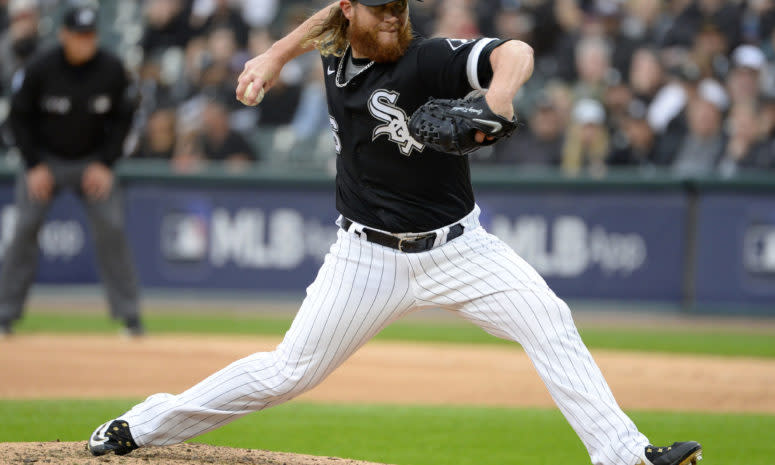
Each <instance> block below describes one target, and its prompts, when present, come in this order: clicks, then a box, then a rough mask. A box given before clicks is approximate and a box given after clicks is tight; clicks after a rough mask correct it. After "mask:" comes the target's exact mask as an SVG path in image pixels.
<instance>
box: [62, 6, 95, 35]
mask: <svg viewBox="0 0 775 465" xmlns="http://www.w3.org/2000/svg"><path fill="white" fill-rule="evenodd" d="M62 24H63V25H64V27H66V28H67V29H69V30H71V31H75V32H93V31H96V30H97V4H96V3H95V2H89V1H72V2H69V3H68V5H67V7H66V8H65V13H64V19H63V21H62Z"/></svg>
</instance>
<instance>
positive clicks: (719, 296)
mask: <svg viewBox="0 0 775 465" xmlns="http://www.w3.org/2000/svg"><path fill="white" fill-rule="evenodd" d="M695 269H696V285H695V289H696V297H695V298H696V302H697V304H698V305H708V306H714V305H725V304H730V303H732V304H734V303H747V304H757V305H765V306H767V305H769V306H770V309H772V308H775V200H774V199H773V198H772V197H767V196H762V195H759V196H757V195H753V194H749V195H745V194H731V193H708V194H704V195H702V196H701V197H700V204H699V210H698V219H697V261H696V265H695Z"/></svg>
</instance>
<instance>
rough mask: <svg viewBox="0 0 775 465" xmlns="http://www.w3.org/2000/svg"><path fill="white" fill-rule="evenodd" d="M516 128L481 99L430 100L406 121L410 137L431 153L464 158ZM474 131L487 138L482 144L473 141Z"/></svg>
mask: <svg viewBox="0 0 775 465" xmlns="http://www.w3.org/2000/svg"><path fill="white" fill-rule="evenodd" d="M516 128H517V119H516V116H515V117H514V119H512V120H507V119H506V118H504V117H502V116H500V115H497V114H495V113H493V111H492V110H490V107H489V106H488V105H487V101H485V99H484V95H478V96H474V97H467V98H462V99H455V100H451V99H434V98H431V99H430V100H428V101H427V102H426V103H425V104H424V105H422V106H421V107H420V108H418V109H417V110H416V111H415V112H414V114H412V117H411V118H409V132H410V133H411V134H412V137H414V138H415V140H417V142H420V143H422V144H425V145H426V146H427V147H430V148H432V149H433V150H438V151H440V152H444V153H452V154H457V155H467V154H469V153H471V152H473V151H474V150H476V149H478V148H479V147H481V146H482V145H490V144H494V143H495V142H497V141H498V140H499V139H501V138H503V137H508V136H510V135H511V133H512V132H514V129H516ZM476 131H482V132H483V133H484V134H485V135H486V136H488V137H492V139H489V140H488V138H487V137H485V140H484V142H477V141H476V139H474V136H475V135H476Z"/></svg>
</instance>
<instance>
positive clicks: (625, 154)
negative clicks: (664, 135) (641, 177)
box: [607, 100, 657, 168]
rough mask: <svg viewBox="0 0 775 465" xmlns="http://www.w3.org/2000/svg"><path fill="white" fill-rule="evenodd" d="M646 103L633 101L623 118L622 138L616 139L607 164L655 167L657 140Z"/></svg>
mask: <svg viewBox="0 0 775 465" xmlns="http://www.w3.org/2000/svg"><path fill="white" fill-rule="evenodd" d="M647 108H648V107H647V106H646V103H645V102H643V101H642V100H632V101H631V102H630V103H629V105H628V106H627V113H626V115H625V116H624V117H623V118H622V136H623V137H621V138H614V140H613V142H612V146H613V147H612V150H611V154H610V156H609V157H608V160H607V164H608V165H611V166H638V167H641V168H645V167H648V168H650V167H653V166H654V164H655V160H656V148H657V138H656V135H655V134H654V130H653V129H651V126H650V125H649V123H648V120H647V118H646V114H647Z"/></svg>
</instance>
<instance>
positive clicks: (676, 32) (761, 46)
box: [0, 0, 775, 164]
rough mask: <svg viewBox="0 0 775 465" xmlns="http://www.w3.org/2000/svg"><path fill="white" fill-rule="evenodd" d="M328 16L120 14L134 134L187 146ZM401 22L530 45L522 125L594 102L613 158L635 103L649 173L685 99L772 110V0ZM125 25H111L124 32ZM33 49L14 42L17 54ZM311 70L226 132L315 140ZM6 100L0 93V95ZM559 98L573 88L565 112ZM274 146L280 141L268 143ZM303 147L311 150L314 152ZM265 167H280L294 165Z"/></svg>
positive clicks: (317, 122) (150, 7) (238, 116)
mask: <svg viewBox="0 0 775 465" xmlns="http://www.w3.org/2000/svg"><path fill="white" fill-rule="evenodd" d="M38 1H39V2H40V3H39V9H40V11H41V16H40V17H41V18H44V20H43V21H41V22H40V23H39V24H40V25H41V29H40V30H41V32H42V34H43V36H45V31H44V29H45V27H44V26H45V24H46V20H45V18H46V17H47V16H52V15H51V13H52V12H53V11H54V10H55V8H56V7H55V6H52V5H56V4H57V2H56V1H55V0H38ZM4 2H8V4H9V11H12V10H14V9H16V8H20V7H18V6H16V5H30V4H32V3H34V0H0V5H3V4H4ZM104 2H105V3H110V2H113V3H115V2H117V0H104ZM329 3H330V1H329V0H314V1H303V0H283V1H279V0H144V1H143V2H138V5H139V6H138V7H137V8H130V9H126V11H129V10H133V11H138V12H139V14H138V18H137V20H139V23H138V24H137V25H138V27H139V28H140V30H141V31H142V34H141V35H140V37H138V38H137V39H135V40H137V43H136V44H137V45H138V46H139V47H140V48H141V49H142V50H143V53H142V55H137V56H135V54H134V53H135V52H134V50H133V48H132V44H131V43H129V44H125V43H122V45H121V46H122V50H121V52H122V55H123V56H125V57H126V58H127V59H128V61H127V62H128V63H130V66H134V68H133V71H136V72H137V73H138V74H139V75H140V76H141V91H142V96H143V99H142V105H141V108H140V110H139V111H138V113H137V117H136V128H138V132H140V130H141V129H142V126H143V125H144V124H145V122H146V120H147V119H148V117H149V116H150V115H151V113H152V112H153V111H154V110H155V109H157V108H160V107H161V108H163V107H168V106H170V105H178V116H179V119H180V120H181V122H182V123H181V125H180V127H181V128H182V133H181V139H182V143H183V144H184V145H185V141H186V140H187V139H188V138H187V136H186V133H187V132H186V131H187V128H188V127H189V126H191V124H194V125H195V123H196V121H195V120H196V119H197V118H199V116H200V115H197V114H196V112H201V108H202V101H201V99H200V97H201V93H202V91H203V89H205V88H209V87H222V88H223V89H226V88H230V87H233V83H234V75H235V73H236V72H238V71H239V70H240V69H241V68H242V66H243V65H244V62H245V61H246V60H247V58H248V57H251V56H256V55H258V54H260V53H261V52H262V51H263V50H262V49H265V47H267V46H268V45H267V44H271V43H272V42H273V41H274V37H275V36H279V35H283V34H285V33H287V32H288V31H289V30H292V29H293V28H294V27H295V26H296V25H297V24H299V22H300V21H301V20H302V19H304V18H305V17H306V15H307V14H308V13H309V12H310V11H312V10H314V9H315V8H318V7H322V6H323V5H326V4H329ZM44 5H45V6H44ZM0 11H2V12H4V10H0ZM122 11H124V10H123V9H122ZM411 14H412V21H413V27H414V29H415V31H417V32H418V33H420V34H423V35H426V36H431V35H435V34H443V35H448V36H455V37H458V38H461V39H463V38H471V37H476V36H479V35H485V36H492V37H495V36H497V37H512V38H517V39H521V40H525V41H526V42H528V43H530V44H531V45H532V47H533V50H534V53H535V71H534V73H533V77H532V78H531V79H530V81H529V82H528V83H527V84H526V86H525V88H524V89H523V92H521V93H520V94H518V95H517V98H516V99H515V102H514V103H515V106H516V109H517V111H518V113H519V114H524V115H531V118H532V114H533V109H534V107H535V106H536V99H537V96H539V95H544V94H548V95H552V96H553V97H552V100H553V105H554V107H555V108H556V109H557V114H558V115H559V117H560V118H561V120H562V122H563V123H562V124H567V125H568V126H569V127H570V126H571V123H572V122H571V121H568V120H569V118H570V116H571V114H572V106H573V105H574V104H575V103H576V102H577V101H578V100H580V99H583V98H592V99H594V100H597V101H599V102H601V103H603V105H604V109H605V112H606V115H607V118H606V120H607V121H606V124H607V130H608V138H609V140H610V142H611V144H612V146H613V147H614V149H617V148H622V147H624V146H626V140H627V136H626V133H627V130H626V128H625V126H626V125H628V124H629V119H628V116H627V111H628V105H629V103H630V100H631V99H632V97H635V98H637V99H638V100H641V101H643V102H644V103H645V104H646V105H647V120H648V122H649V124H650V126H651V128H652V130H653V131H654V135H655V140H656V149H655V155H654V157H655V158H654V161H655V162H656V163H658V164H670V163H672V161H673V160H674V159H675V157H676V154H677V151H678V150H679V149H680V145H681V144H682V143H683V142H684V138H685V136H686V134H687V133H688V132H689V128H688V121H687V118H688V116H687V104H688V102H690V101H692V100H694V94H695V93H696V87H697V84H698V83H699V82H700V80H701V79H704V78H711V79H714V80H717V81H718V82H719V83H720V84H722V85H723V86H724V87H725V88H726V90H727V93H728V95H729V99H730V105H731V106H732V107H734V106H736V105H737V104H738V103H740V102H742V101H746V102H749V103H753V104H754V106H755V107H756V108H760V109H761V110H760V111H761V112H762V115H764V114H765V113H766V110H767V109H768V108H769V107H770V106H771V105H768V104H765V102H766V101H767V99H768V98H770V96H775V47H774V45H775V30H774V29H775V2H774V1H772V0H748V1H744V2H743V1H737V0H736V1H732V0H671V1H669V2H664V1H661V0H627V1H623V0H475V1H474V0H425V1H423V2H417V3H416V4H415V5H414V8H413V9H412V13H411ZM0 16H1V15H0ZM0 21H2V18H1V17H0ZM125 21H126V18H122V24H123V23H124V22H125ZM0 27H2V26H1V24H0ZM0 35H5V36H6V37H7V36H9V35H10V30H8V29H7V28H5V29H0ZM43 36H42V37H43ZM131 36H132V35H131V34H128V35H124V37H131ZM1 42H2V41H0V55H2V53H3V50H5V51H6V52H7V51H8V50H10V48H9V47H8V46H7V42H6V44H5V45H4V44H2V43H1ZM30 43H31V41H29V40H28V41H27V42H26V43H21V42H20V43H19V44H18V45H19V50H22V49H23V48H24V46H29V45H30ZM124 45H126V47H124ZM7 56H8V55H7V53H6V55H4V56H0V73H3V74H4V75H5V77H4V79H8V74H7V73H10V72H11V71H9V69H11V68H15V67H16V65H13V66H12V67H11V68H9V67H8V66H7V63H11V62H12V61H11V60H9V59H8V58H7ZM138 57H139V58H140V60H139V61H138V60H137V58H138ZM135 63H138V64H137V65H135ZM319 67H320V64H319V60H318V59H317V57H316V56H312V55H305V56H302V57H299V58H298V59H297V60H294V62H293V63H292V64H290V65H289V66H287V67H286V68H284V69H283V76H282V77H281V79H282V83H281V84H280V85H278V86H277V87H276V88H275V89H274V92H272V93H270V94H269V95H267V97H266V100H265V101H264V102H263V103H262V104H261V105H259V106H257V107H252V108H247V107H241V106H239V105H237V104H236V101H235V100H234V99H233V98H231V99H230V100H225V101H224V102H226V103H227V104H229V110H230V115H229V117H230V122H231V127H232V129H235V130H237V131H238V132H248V131H249V132H250V133H251V134H250V139H249V140H250V142H251V143H252V144H260V143H262V142H261V141H265V140H281V139H282V140H286V141H290V140H294V141H296V142H299V141H300V140H307V141H308V142H309V143H310V144H311V142H310V141H312V140H313V139H315V137H316V136H315V135H314V134H313V133H314V132H316V130H315V129H313V128H318V129H319V128H320V127H321V126H322V125H323V124H322V123H323V122H324V121H323V119H321V115H322V113H323V111H324V110H325V108H322V110H320V111H314V112H313V113H312V114H310V113H309V109H311V108H313V107H314V106H315V105H319V103H316V102H318V101H319V96H320V89H315V86H316V85H319V84H318V82H319V81H317V79H316V72H317V71H315V70H317V69H318V68H319ZM612 70H614V71H618V73H616V72H614V71H612ZM560 83H562V85H561V84H560ZM8 87H9V85H8V84H5V85H4V88H5V90H7V89H8ZM568 88H570V89H572V93H571V98H570V99H568V98H567V89H568ZM232 103H234V106H232V105H231V104H232ZM1 109H2V105H0V110H1ZM0 118H2V111H0ZM767 121H769V119H768V118H766V117H764V116H762V117H761V118H758V123H759V124H760V125H766V126H767V129H765V130H763V131H764V132H765V133H767V134H768V136H767V138H768V139H770V138H771V134H772V131H773V126H775V122H773V124H769V123H767ZM189 122H191V124H189ZM277 131H280V132H277ZM259 132H261V133H262V135H261V136H260V137H259V136H258V135H257V133H259ZM567 132H568V133H570V129H569V128H568V131H567ZM280 133H285V135H284V136H283V137H278V138H275V137H273V135H275V134H276V135H278V136H279V135H281V134H280ZM528 134H530V133H529V131H528V130H526V131H524V132H523V135H524V136H525V137H527V136H528ZM515 137H519V135H518V136H515ZM530 137H531V138H532V136H530ZM9 140H10V139H9ZM565 142H567V140H565ZM310 144H308V145H309V147H312V148H310V150H319V149H320V147H322V145H317V146H315V145H314V144H311V145H310ZM286 145H288V144H286ZM293 145H294V143H290V146H293ZM315 147H317V148H315ZM543 150H544V148H539V149H537V152H540V151H543ZM523 151H524V150H523ZM483 154H484V151H483V152H480V153H478V154H477V155H475V156H474V157H472V161H475V162H486V161H490V162H499V163H500V162H505V161H501V160H499V157H500V155H499V154H498V153H496V151H492V150H491V151H489V152H488V153H487V155H489V156H490V158H487V159H485V158H482V156H483ZM316 156H317V155H316ZM559 156H560V154H558V155H556V156H555V158H557V157H559ZM539 158H543V157H539ZM273 159H274V158H273ZM506 159H508V157H507V158H506ZM616 159H617V158H616V157H613V155H612V156H611V157H610V158H609V160H610V161H611V163H615V162H614V160H616ZM504 160H505V159H504ZM275 161H277V162H279V163H286V162H289V161H291V158H288V157H280V158H279V159H276V160H275ZM512 162H513V163H517V160H514V161H512Z"/></svg>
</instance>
